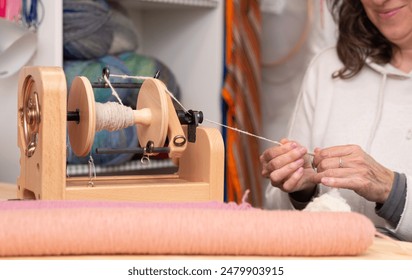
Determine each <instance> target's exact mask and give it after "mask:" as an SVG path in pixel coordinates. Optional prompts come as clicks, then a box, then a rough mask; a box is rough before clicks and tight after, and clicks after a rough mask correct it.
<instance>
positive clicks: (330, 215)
mask: <svg viewBox="0 0 412 280" xmlns="http://www.w3.org/2000/svg"><path fill="white" fill-rule="evenodd" d="M0 228H1V231H0V256H45V255H46V256H56V255H114V254H123V255H125V254H129V255H148V254H150V255H232V256H353V255H359V254H362V253H363V252H365V251H366V250H367V248H368V247H369V246H370V245H372V243H373V240H374V236H375V232H376V230H375V227H374V225H373V224H372V223H371V221H370V220H369V219H367V218H366V217H365V216H363V215H361V214H357V213H353V212H346V213H344V212H300V211H269V210H261V209H255V208H252V207H245V205H233V204H230V205H229V204H226V203H154V204H150V203H133V202H125V203H119V202H117V203H113V202H77V201H54V202H47V201H33V202H26V201H8V202H0Z"/></svg>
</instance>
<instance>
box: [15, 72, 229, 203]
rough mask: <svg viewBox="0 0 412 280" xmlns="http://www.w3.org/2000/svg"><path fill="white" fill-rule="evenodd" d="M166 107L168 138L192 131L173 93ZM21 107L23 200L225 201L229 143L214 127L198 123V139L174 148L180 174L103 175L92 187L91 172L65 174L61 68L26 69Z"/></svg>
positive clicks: (64, 105) (20, 185)
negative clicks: (175, 104)
mask: <svg viewBox="0 0 412 280" xmlns="http://www.w3.org/2000/svg"><path fill="white" fill-rule="evenodd" d="M165 94H166V92H165ZM167 106H168V108H169V110H168V123H167V137H168V138H169V139H173V138H171V137H173V135H175V134H176V133H178V134H179V133H181V132H182V133H184V134H186V135H187V127H186V125H180V122H179V119H178V117H177V115H176V112H175V111H174V107H173V104H172V101H171V99H170V97H169V96H167ZM18 112H19V113H18V114H19V116H18V146H19V149H20V176H19V178H18V180H17V184H18V191H17V192H18V193H17V195H18V198H20V199H48V200H61V199H65V200H128V201H212V200H213V201H222V200H223V174H224V171H223V170H224V145H223V140H222V136H221V134H220V132H219V131H218V130H217V129H215V128H207V127H197V128H196V142H195V143H190V142H189V143H186V144H185V149H184V150H181V149H180V150H179V149H174V148H173V147H171V148H170V151H171V152H170V154H169V156H170V157H171V158H172V159H173V160H174V161H175V162H178V171H177V172H176V173H175V174H164V175H135V176H98V177H97V178H94V179H93V186H90V185H89V181H90V179H89V177H74V178H67V176H66V149H67V144H66V139H67V137H66V131H67V125H68V122H67V90H66V79H65V75H64V72H63V71H62V69H61V68H58V67H25V68H23V69H22V71H21V72H20V77H19V90H18ZM80 115H82V112H80ZM80 122H81V121H80ZM162 129H163V128H162ZM142 131H144V129H142ZM139 137H141V136H139ZM142 138H143V137H142ZM170 142H172V141H170ZM169 145H170V143H169Z"/></svg>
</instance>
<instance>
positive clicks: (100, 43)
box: [63, 0, 137, 59]
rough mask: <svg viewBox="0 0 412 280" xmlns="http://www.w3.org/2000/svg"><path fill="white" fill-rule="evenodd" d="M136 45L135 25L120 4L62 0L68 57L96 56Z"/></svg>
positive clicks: (66, 55)
mask: <svg viewBox="0 0 412 280" xmlns="http://www.w3.org/2000/svg"><path fill="white" fill-rule="evenodd" d="M136 48H137V35H136V33H135V28H134V25H133V23H132V21H131V20H130V19H129V18H128V17H127V16H126V13H125V11H124V10H122V7H121V6H120V5H118V4H117V5H115V4H111V5H109V3H108V1H107V0H64V1H63V50H64V51H63V53H64V57H65V59H94V58H99V57H102V56H105V55H107V54H118V53H122V52H126V51H134V50H136Z"/></svg>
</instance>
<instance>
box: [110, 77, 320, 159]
mask: <svg viewBox="0 0 412 280" xmlns="http://www.w3.org/2000/svg"><path fill="white" fill-rule="evenodd" d="M110 76H112V77H119V78H122V79H137V80H147V79H152V77H145V76H128V75H116V74H111V75H110ZM166 93H167V94H169V96H170V97H171V98H172V99H173V100H174V101H175V102H176V103H177V104H178V105H179V106H180V107H181V108H182V109H183V110H184V111H185V113H189V110H188V109H186V108H185V106H183V104H182V103H181V102H180V101H179V100H178V99H177V98H176V97H175V96H174V95H173V93H171V92H170V91H169V90H168V89H167V88H166ZM204 120H205V121H206V122H209V123H211V124H215V125H218V126H221V127H224V128H227V129H230V130H233V131H236V132H238V133H242V134H245V135H248V136H251V137H255V138H257V139H260V140H263V141H266V142H269V143H272V144H275V145H278V146H281V145H283V144H282V143H280V142H279V141H276V140H271V139H269V138H266V137H263V136H259V135H256V134H253V133H250V132H247V131H244V130H241V129H238V128H235V127H231V126H228V125H225V124H222V123H219V122H215V121H212V120H209V119H207V118H204ZM307 154H308V155H310V156H315V154H314V153H307Z"/></svg>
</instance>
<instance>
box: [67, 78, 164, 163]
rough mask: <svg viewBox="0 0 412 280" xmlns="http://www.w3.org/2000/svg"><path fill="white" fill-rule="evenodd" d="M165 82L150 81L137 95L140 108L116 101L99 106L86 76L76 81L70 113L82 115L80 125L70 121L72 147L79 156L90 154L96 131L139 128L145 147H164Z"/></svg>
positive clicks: (69, 108)
mask: <svg viewBox="0 0 412 280" xmlns="http://www.w3.org/2000/svg"><path fill="white" fill-rule="evenodd" d="M161 86H162V83H161V82H159V81H157V80H155V79H147V80H145V82H144V83H143V84H142V87H141V88H140V91H139V95H138V100H137V104H138V106H137V107H138V109H137V110H133V109H132V108H130V107H126V106H123V105H121V104H118V103H115V102H108V103H97V102H95V100H94V94H93V88H92V86H91V84H90V81H89V80H88V79H87V78H86V77H79V76H78V77H76V78H75V79H74V80H73V83H72V86H71V88H70V94H69V98H68V104H67V110H68V111H69V112H70V111H71V112H75V111H77V112H79V116H80V121H79V122H68V133H69V139H70V145H71V147H72V149H73V152H74V153H75V154H76V155H77V156H80V157H82V156H86V155H88V154H89V153H90V150H91V147H92V145H93V141H94V136H95V133H96V132H97V131H100V130H108V131H115V130H119V129H123V128H126V127H129V126H131V125H137V130H138V138H139V142H140V144H141V145H142V146H144V145H146V143H147V142H148V141H153V142H154V144H155V146H163V145H164V142H165V141H166V136H167V124H168V106H167V99H166V98H167V96H166V95H165V94H164V92H163V91H162V90H161Z"/></svg>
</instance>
